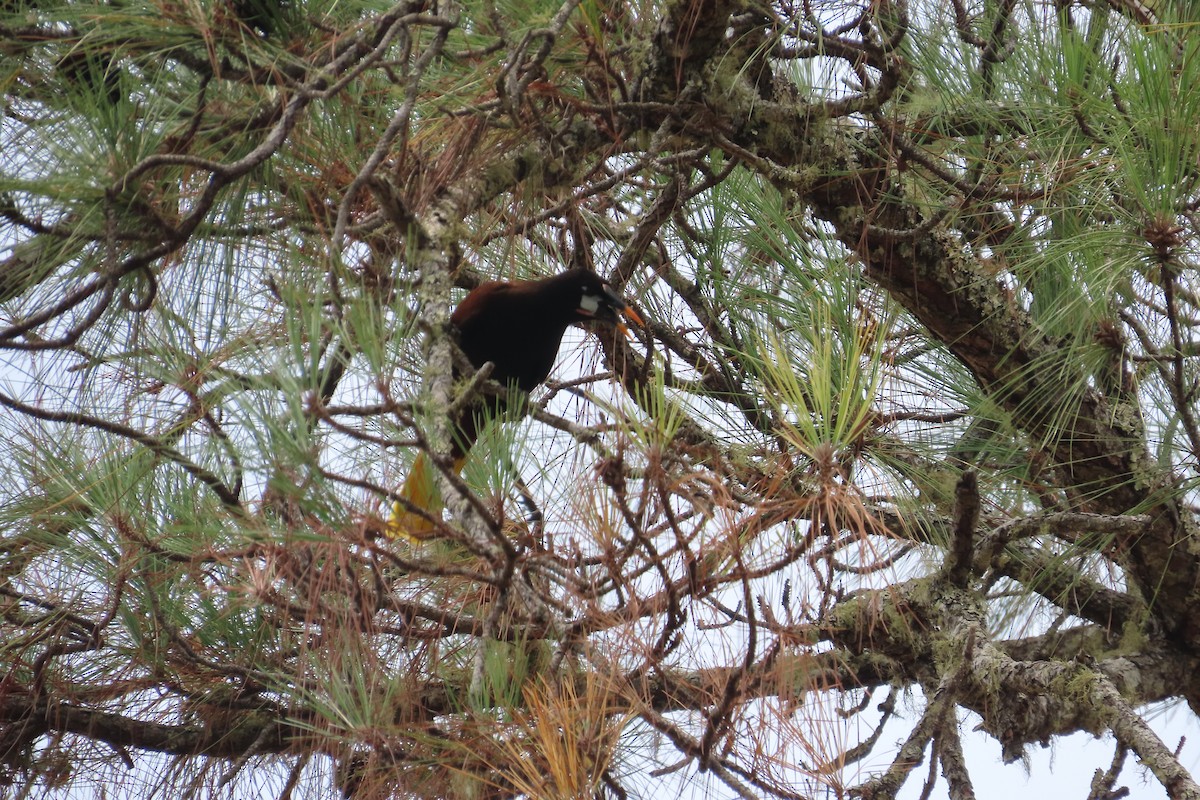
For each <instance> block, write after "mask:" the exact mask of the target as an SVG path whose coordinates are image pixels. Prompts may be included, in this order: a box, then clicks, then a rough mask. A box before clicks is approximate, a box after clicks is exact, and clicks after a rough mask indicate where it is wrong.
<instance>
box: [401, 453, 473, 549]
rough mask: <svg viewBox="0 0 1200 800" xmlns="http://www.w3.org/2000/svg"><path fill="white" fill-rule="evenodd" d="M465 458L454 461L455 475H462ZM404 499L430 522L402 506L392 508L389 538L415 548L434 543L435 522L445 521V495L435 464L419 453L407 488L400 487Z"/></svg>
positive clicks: (406, 481) (407, 480) (410, 473)
mask: <svg viewBox="0 0 1200 800" xmlns="http://www.w3.org/2000/svg"><path fill="white" fill-rule="evenodd" d="M466 460H467V459H466V458H465V457H459V458H457V459H455V461H454V471H455V472H457V473H461V472H462V468H463V464H464V463H466ZM400 496H401V497H403V498H404V499H405V500H407V501H408V502H409V503H411V504H412V506H413V507H414V508H419V509H420V510H422V511H424V512H425V513H426V514H427V515H428V516H429V517H430V519H426V518H425V517H423V516H422V515H420V514H417V513H415V512H413V511H409V510H408V508H407V507H405V506H404V505H403V504H402V503H399V502H397V503H396V504H395V505H394V506H392V518H391V519H389V520H388V524H387V535H388V536H389V537H390V538H392V539H407V540H408V541H409V542H410V543H412V544H418V543H420V542H424V541H427V540H428V539H430V538H431V537H432V536H433V534H434V532H435V531H437V524H436V523H435V522H434V521H433V520H440V519H441V518H442V509H443V508H444V507H445V504H444V503H443V501H442V492H441V490H440V489H439V488H438V482H437V475H436V472H435V470H434V468H433V463H432V462H430V460H429V457H428V456H427V455H426V454H425V453H417V458H416V460H415V461H413V465H412V469H411V470H410V471H409V473H408V477H407V478H405V479H404V485H403V486H402V487H400Z"/></svg>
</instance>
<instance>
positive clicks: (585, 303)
mask: <svg viewBox="0 0 1200 800" xmlns="http://www.w3.org/2000/svg"><path fill="white" fill-rule="evenodd" d="M579 310H580V311H582V312H583V313H584V314H587V315H588V316H589V317H592V316H595V314H596V312H597V311H599V310H600V298H599V297H596V295H594V294H587V293H586V292H585V293H584V295H583V296H582V297H580V298H579Z"/></svg>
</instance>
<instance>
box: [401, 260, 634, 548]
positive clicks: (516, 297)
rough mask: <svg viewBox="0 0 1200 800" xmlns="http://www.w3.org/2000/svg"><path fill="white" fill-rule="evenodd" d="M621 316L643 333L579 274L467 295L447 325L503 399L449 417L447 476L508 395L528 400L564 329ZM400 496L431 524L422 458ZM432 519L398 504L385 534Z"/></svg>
mask: <svg viewBox="0 0 1200 800" xmlns="http://www.w3.org/2000/svg"><path fill="white" fill-rule="evenodd" d="M622 314H623V315H624V316H625V317H626V318H627V319H628V320H629V321H631V322H633V323H634V324H636V325H638V326H641V327H645V323H644V322H643V321H642V318H641V317H640V316H639V315H638V314H637V312H636V311H634V310H633V309H632V308H631V307H630V306H629V304H628V303H626V302H625V300H624V299H623V298H622V297H621V295H620V294H618V293H617V291H616V290H615V289H614V288H613V287H612V286H611V285H609V284H608V283H606V282H605V281H604V280H602V279H601V278H600V277H599V276H598V275H596V273H594V272H591V271H589V270H586V269H580V268H575V269H570V270H567V271H565V272H560V273H558V274H557V275H553V276H551V277H548V278H542V279H540V280H530V281H513V282H509V281H487V282H486V283H482V284H480V285H479V286H477V287H476V288H475V289H472V290H471V291H470V292H469V293H468V294H467V296H466V297H464V298H463V299H462V301H461V302H460V303H459V304H458V306H457V307H456V308H455V309H454V312H453V313H452V314H451V315H450V322H451V324H452V325H453V326H454V327H455V329H456V330H457V333H458V344H459V347H460V348H461V349H462V352H463V354H464V355H465V356H466V357H467V360H468V361H469V362H470V363H471V365H472V366H473V367H474V368H475V369H477V370H478V369H482V368H483V366H484V364H487V363H491V364H492V373H491V379H492V380H494V381H496V382H498V383H500V384H501V385H502V386H504V387H505V388H506V389H507V390H508V395H507V396H506V395H492V396H488V397H484V396H481V397H479V398H476V399H475V400H473V401H471V402H469V403H467V404H466V407H464V408H463V410H462V411H461V412H459V413H458V414H456V416H455V419H453V420H452V423H453V424H452V429H451V439H452V441H451V446H450V456H451V458H452V459H453V465H454V471H455V472H461V471H462V467H463V464H464V463H465V462H466V457H467V453H469V452H470V450H471V446H472V445H473V444H474V443H475V440H476V438H477V437H478V435H479V432H480V430H481V429H482V427H483V424H484V423H485V421H486V420H488V419H493V418H497V417H498V416H499V415H501V414H503V413H504V412H505V410H506V409H507V406H508V397H521V398H524V397H527V396H528V395H529V393H530V392H532V391H533V390H534V389H535V388H537V387H538V386H539V385H540V384H541V383H543V382H544V381H545V380H546V378H547V377H549V375H550V370H551V368H552V367H553V366H554V360H555V358H556V357H557V356H558V350H559V347H560V346H561V345H562V338H563V334H564V333H566V330H567V328H568V327H569V326H570V325H572V324H575V323H585V322H603V323H608V324H611V325H614V326H616V327H617V328H618V329H619V330H621V331H627V329H626V327H625V325H624V323H623V322H622V320H621V315H622ZM462 377H464V376H463V375H462V373H461V370H456V371H455V378H462ZM400 497H402V498H404V500H406V501H408V503H409V504H411V506H413V507H415V508H419V509H421V510H423V511H424V512H425V513H426V514H427V515H428V516H429V517H430V518H431V519H432V520H436V519H438V518H440V515H441V510H442V502H441V496H440V492H439V491H438V488H437V482H436V479H435V476H434V470H433V467H432V464H431V463H430V462H429V458H428V456H427V455H426V453H424V452H421V453H418V454H417V458H416V460H415V461H414V462H413V466H412V469H411V470H410V471H409V473H408V476H407V478H406V479H405V481H404V485H403V486H402V487H401V489H400ZM431 519H426V518H425V517H424V516H422V515H420V514H417V513H414V512H412V511H410V510H408V508H407V507H406V506H405V505H404V504H402V503H399V502H397V503H396V504H395V507H394V508H393V513H392V517H391V519H390V520H389V521H388V526H387V533H388V535H389V536H390V537H391V538H404V539H407V540H409V541H410V542H414V543H415V542H420V541H423V540H425V539H428V538H430V536H432V534H433V533H434V531H435V530H436V527H437V526H436V525H435V524H434V523H433V522H432V521H431Z"/></svg>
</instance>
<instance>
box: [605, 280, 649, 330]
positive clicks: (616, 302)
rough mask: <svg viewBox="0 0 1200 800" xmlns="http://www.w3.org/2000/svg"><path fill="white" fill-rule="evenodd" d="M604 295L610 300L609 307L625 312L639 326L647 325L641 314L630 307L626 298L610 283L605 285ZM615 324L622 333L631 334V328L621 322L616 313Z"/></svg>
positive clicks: (614, 315) (614, 316) (615, 310)
mask: <svg viewBox="0 0 1200 800" xmlns="http://www.w3.org/2000/svg"><path fill="white" fill-rule="evenodd" d="M604 297H605V299H606V300H607V301H608V305H609V307H610V308H611V309H612V310H613V311H614V312H620V313H622V314H624V315H625V317H626V318H627V319H628V320H629V321H630V322H632V323H634V324H635V325H637V326H638V327H639V328H644V327H646V323H645V322H643V321H642V317H641V315H639V314H638V313H637V312H636V311H634V310H633V309H632V308H630V307H629V304H628V303H626V302H625V298H623V297H621V295H619V294H617V292H616V290H615V289H613V288H612V287H611V286H609V285H608V284H605V285H604ZM613 324H615V325H616V326H617V330H619V331H620V332H621V333H623V334H625V335H626V336H630V335H631V334H630V333H629V328H627V327H625V323H623V322H621V320H620V318H619V317H617V315H616V313H614V314H613Z"/></svg>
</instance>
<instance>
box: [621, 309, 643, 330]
mask: <svg viewBox="0 0 1200 800" xmlns="http://www.w3.org/2000/svg"><path fill="white" fill-rule="evenodd" d="M625 316H627V317H629V319H630V321H631V322H634V323H636V324H637V326H638V327H639V328H644V327H646V323H645V322H644V321H643V320H642V317H641V315H640V314H638V313H637V312H636V311H634V310H633V308H632V307H631V306H625Z"/></svg>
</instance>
